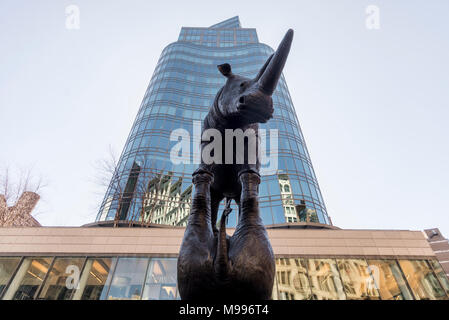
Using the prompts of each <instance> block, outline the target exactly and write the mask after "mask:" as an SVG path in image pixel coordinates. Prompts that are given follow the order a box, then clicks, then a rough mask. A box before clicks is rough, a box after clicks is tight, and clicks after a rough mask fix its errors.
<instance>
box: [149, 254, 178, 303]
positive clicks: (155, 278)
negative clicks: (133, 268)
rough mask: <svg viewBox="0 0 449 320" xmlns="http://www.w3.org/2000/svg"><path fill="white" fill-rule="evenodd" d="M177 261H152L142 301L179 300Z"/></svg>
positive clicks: (167, 259) (157, 259)
mask: <svg viewBox="0 0 449 320" xmlns="http://www.w3.org/2000/svg"><path fill="white" fill-rule="evenodd" d="M176 261H177V260H176V259H175V258H153V259H151V261H150V266H149V268H148V273H147V278H146V281H145V287H144V289H143V294H142V300H175V299H178V297H179V294H178V290H177V287H176V282H177V280H176V279H177V273H176Z"/></svg>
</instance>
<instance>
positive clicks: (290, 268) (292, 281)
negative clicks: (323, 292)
mask: <svg viewBox="0 0 449 320" xmlns="http://www.w3.org/2000/svg"><path fill="white" fill-rule="evenodd" d="M276 281H277V287H278V292H279V297H278V299H279V300H310V299H312V291H311V288H310V284H309V277H308V274H307V260H306V259H302V258H278V259H276Z"/></svg>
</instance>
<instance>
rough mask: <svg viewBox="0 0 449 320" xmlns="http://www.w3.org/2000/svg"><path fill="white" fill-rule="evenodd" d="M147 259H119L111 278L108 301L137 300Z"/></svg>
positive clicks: (140, 291)
mask: <svg viewBox="0 0 449 320" xmlns="http://www.w3.org/2000/svg"><path fill="white" fill-rule="evenodd" d="M147 267H148V258H120V259H119V260H118V262H117V267H116V268H115V271H114V277H113V278H112V282H111V288H110V289H109V293H108V300H139V299H140V296H141V293H142V286H143V281H144V279H145V273H146V271H147Z"/></svg>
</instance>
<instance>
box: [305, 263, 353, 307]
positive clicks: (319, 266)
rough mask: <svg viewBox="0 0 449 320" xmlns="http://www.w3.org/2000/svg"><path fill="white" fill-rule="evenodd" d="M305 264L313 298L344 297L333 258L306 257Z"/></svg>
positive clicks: (333, 298) (331, 298) (337, 298)
mask: <svg viewBox="0 0 449 320" xmlns="http://www.w3.org/2000/svg"><path fill="white" fill-rule="evenodd" d="M307 266H308V271H309V279H310V285H311V287H312V294H313V298H314V299H316V300H344V299H346V296H345V293H344V290H343V285H342V283H341V280H340V277H339V274H338V269H337V264H336V262H335V260H333V259H308V264H307Z"/></svg>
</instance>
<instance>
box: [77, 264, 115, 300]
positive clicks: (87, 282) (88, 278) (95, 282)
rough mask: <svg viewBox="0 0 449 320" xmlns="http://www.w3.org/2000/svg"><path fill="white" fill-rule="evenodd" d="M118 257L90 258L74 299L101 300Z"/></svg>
mask: <svg viewBox="0 0 449 320" xmlns="http://www.w3.org/2000/svg"><path fill="white" fill-rule="evenodd" d="M115 262H116V258H89V259H87V261H86V265H85V267H84V270H83V273H82V275H81V279H80V283H79V289H77V290H76V293H75V294H74V297H73V300H80V299H81V300H100V298H101V297H102V295H103V296H104V295H105V292H106V291H107V288H108V287H107V286H106V284H107V283H109V282H110V277H111V269H112V265H113V264H114V263H115Z"/></svg>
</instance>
